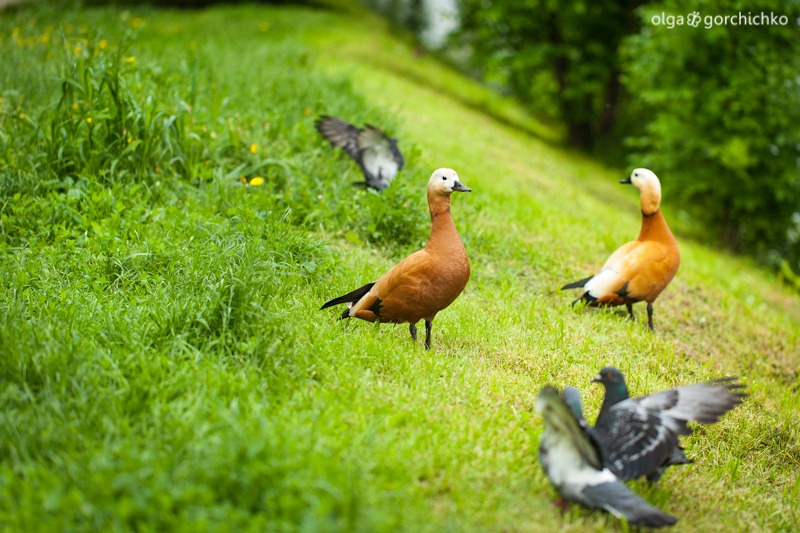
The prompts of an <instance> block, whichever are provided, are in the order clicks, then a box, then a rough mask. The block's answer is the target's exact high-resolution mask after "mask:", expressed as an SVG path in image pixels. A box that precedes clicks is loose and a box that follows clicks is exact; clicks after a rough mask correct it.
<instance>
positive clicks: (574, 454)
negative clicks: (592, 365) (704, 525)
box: [536, 387, 678, 527]
mask: <svg viewBox="0 0 800 533" xmlns="http://www.w3.org/2000/svg"><path fill="white" fill-rule="evenodd" d="M536 410H537V411H539V412H540V413H542V415H543V416H544V421H545V428H544V431H543V432H542V436H541V438H540V439H539V462H540V463H541V464H542V468H543V469H544V471H545V473H546V474H547V477H548V478H549V479H550V482H551V483H552V484H553V486H554V487H555V489H556V490H557V491H558V493H559V494H560V495H561V496H562V497H563V498H564V499H566V500H570V501H574V502H577V503H580V504H581V505H584V506H586V507H589V508H591V509H603V510H605V511H607V512H609V513H611V514H612V515H614V516H615V517H617V518H624V519H625V520H627V522H628V523H629V524H631V525H635V526H647V527H661V526H669V525H672V524H674V523H676V522H677V521H678V519H677V518H675V517H674V516H672V515H669V514H667V513H665V512H663V511H660V510H659V509H656V508H655V507H653V506H652V505H650V504H649V503H647V502H646V501H645V500H644V499H642V498H640V497H639V496H637V495H636V494H634V493H633V492H632V491H631V490H630V489H629V488H628V487H627V485H625V484H624V483H623V482H622V481H620V479H619V478H618V477H617V476H616V475H614V473H613V472H611V470H609V469H608V468H607V467H604V466H603V460H602V454H601V451H600V447H599V445H598V443H597V442H596V441H595V439H594V438H593V437H592V435H591V434H590V433H589V432H587V431H586V426H585V424H581V422H580V420H579V419H578V418H577V417H576V416H575V414H574V413H573V412H572V410H571V409H570V407H569V406H568V405H567V403H566V402H565V401H564V400H563V399H562V398H561V396H559V394H558V391H557V390H556V389H555V388H553V387H545V388H544V389H542V391H541V392H540V393H539V396H538V397H537V398H536Z"/></svg>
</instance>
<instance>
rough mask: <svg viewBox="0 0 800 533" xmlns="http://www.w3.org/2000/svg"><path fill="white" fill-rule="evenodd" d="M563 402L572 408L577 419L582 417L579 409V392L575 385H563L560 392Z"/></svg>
mask: <svg viewBox="0 0 800 533" xmlns="http://www.w3.org/2000/svg"><path fill="white" fill-rule="evenodd" d="M561 397H562V398H564V402H565V403H566V404H567V405H568V406H569V408H570V409H572V412H573V413H574V414H575V416H576V417H578V419H581V418H583V410H582V409H581V393H580V392H579V391H578V389H576V388H575V387H564V392H562V393H561Z"/></svg>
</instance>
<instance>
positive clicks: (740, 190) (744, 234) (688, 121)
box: [625, 0, 800, 271]
mask: <svg viewBox="0 0 800 533" xmlns="http://www.w3.org/2000/svg"><path fill="white" fill-rule="evenodd" d="M694 10H698V13H699V15H700V16H701V17H702V19H701V22H700V25H699V27H691V26H688V25H686V24H684V25H682V26H675V27H674V28H672V29H669V28H667V27H666V23H662V24H661V25H659V26H655V25H652V23H651V22H650V21H651V18H652V17H654V16H656V17H658V16H662V13H666V14H671V15H683V16H686V15H688V14H689V13H691V12H692V11H694ZM739 12H741V13H743V14H748V13H750V14H756V15H758V14H760V13H761V12H765V13H770V12H773V13H775V14H778V15H784V16H785V17H786V20H787V21H788V24H787V25H785V26H784V25H771V26H770V25H761V26H752V25H751V26H748V25H731V24H727V25H725V24H718V25H714V24H713V19H708V18H707V17H710V16H714V15H720V16H724V15H736V14H738V13H739ZM641 16H642V19H643V23H644V24H645V25H646V26H649V27H648V28H647V29H646V30H645V31H643V32H642V33H641V34H640V35H638V36H635V37H632V38H630V39H629V40H628V41H627V43H626V46H625V57H626V61H625V64H626V76H625V85H626V87H627V88H628V90H629V91H630V92H631V94H633V95H634V96H635V97H636V101H637V103H638V108H637V109H636V114H637V116H638V117H640V120H641V124H642V125H643V131H642V132H641V133H640V134H639V135H635V136H632V137H631V138H630V139H629V144H630V147H631V148H632V150H633V151H634V152H635V153H634V154H633V155H632V156H631V157H630V161H631V164H632V165H635V166H647V167H650V168H653V169H654V170H655V171H656V173H657V174H659V176H661V177H662V178H663V180H664V185H665V187H664V193H665V197H666V198H667V199H668V201H669V203H670V204H672V205H676V206H678V208H679V209H682V210H685V212H686V213H688V214H689V215H690V216H691V217H692V218H693V219H694V220H696V221H697V222H698V223H699V226H702V227H704V228H706V230H705V231H704V232H702V233H705V235H706V238H710V240H713V241H717V242H719V241H721V242H723V243H725V244H726V245H728V246H729V247H731V248H733V249H734V250H738V251H740V252H747V253H750V254H753V255H756V256H757V257H761V258H762V260H763V259H765V258H769V259H770V260H771V262H772V263H773V265H772V266H778V265H779V263H780V257H786V258H789V259H790V260H791V261H792V263H793V264H794V268H795V270H798V271H800V262H798V261H800V246H798V243H797V242H796V239H792V228H794V227H795V222H793V219H792V217H793V216H794V217H795V218H796V217H797V215H796V213H797V212H798V206H800V172H798V160H800V159H798V158H800V143H798V141H800V83H799V82H798V78H797V73H798V71H800V41H798V39H797V32H798V27H797V20H798V16H800V8H798V5H797V4H786V3H782V2H778V1H771V0H761V1H758V2H755V3H753V2H742V1H739V0H732V1H728V2H724V3H722V4H720V3H718V2H716V3H698V2H688V1H682V0H675V1H667V2H662V3H658V4H652V5H649V6H648V7H647V9H644V10H643V11H642V12H641ZM709 22H710V24H708V23H709ZM706 26H712V27H706ZM697 233H698V234H700V233H701V232H700V231H699V230H698V232H697ZM795 234H796V232H795Z"/></svg>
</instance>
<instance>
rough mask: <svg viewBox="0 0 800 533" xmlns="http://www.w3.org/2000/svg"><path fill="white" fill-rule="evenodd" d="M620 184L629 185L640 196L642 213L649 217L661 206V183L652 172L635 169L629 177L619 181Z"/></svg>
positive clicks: (644, 169)
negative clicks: (636, 190)
mask: <svg viewBox="0 0 800 533" xmlns="http://www.w3.org/2000/svg"><path fill="white" fill-rule="evenodd" d="M620 183H630V184H632V185H633V186H634V187H636V188H637V189H639V192H640V193H641V195H642V213H644V214H646V215H650V214H653V213H655V212H656V211H658V207H659V205H660V204H661V182H660V181H659V180H658V176H656V175H655V173H654V172H653V171H652V170H649V169H646V168H635V169H633V172H631V175H630V176H628V177H627V178H625V179H624V180H620Z"/></svg>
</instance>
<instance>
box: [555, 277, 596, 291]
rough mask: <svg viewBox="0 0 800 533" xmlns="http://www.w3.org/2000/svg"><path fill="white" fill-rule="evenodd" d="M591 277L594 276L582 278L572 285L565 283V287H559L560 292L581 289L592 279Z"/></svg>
mask: <svg viewBox="0 0 800 533" xmlns="http://www.w3.org/2000/svg"><path fill="white" fill-rule="evenodd" d="M593 277H594V276H589V277H588V278H583V279H581V280H578V281H573V282H572V283H567V284H566V285H564V286H563V287H561V290H562V291H563V290H566V289H582V288H583V286H584V285H586V283H587V282H588V281H589V280H590V279H592V278H593Z"/></svg>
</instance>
